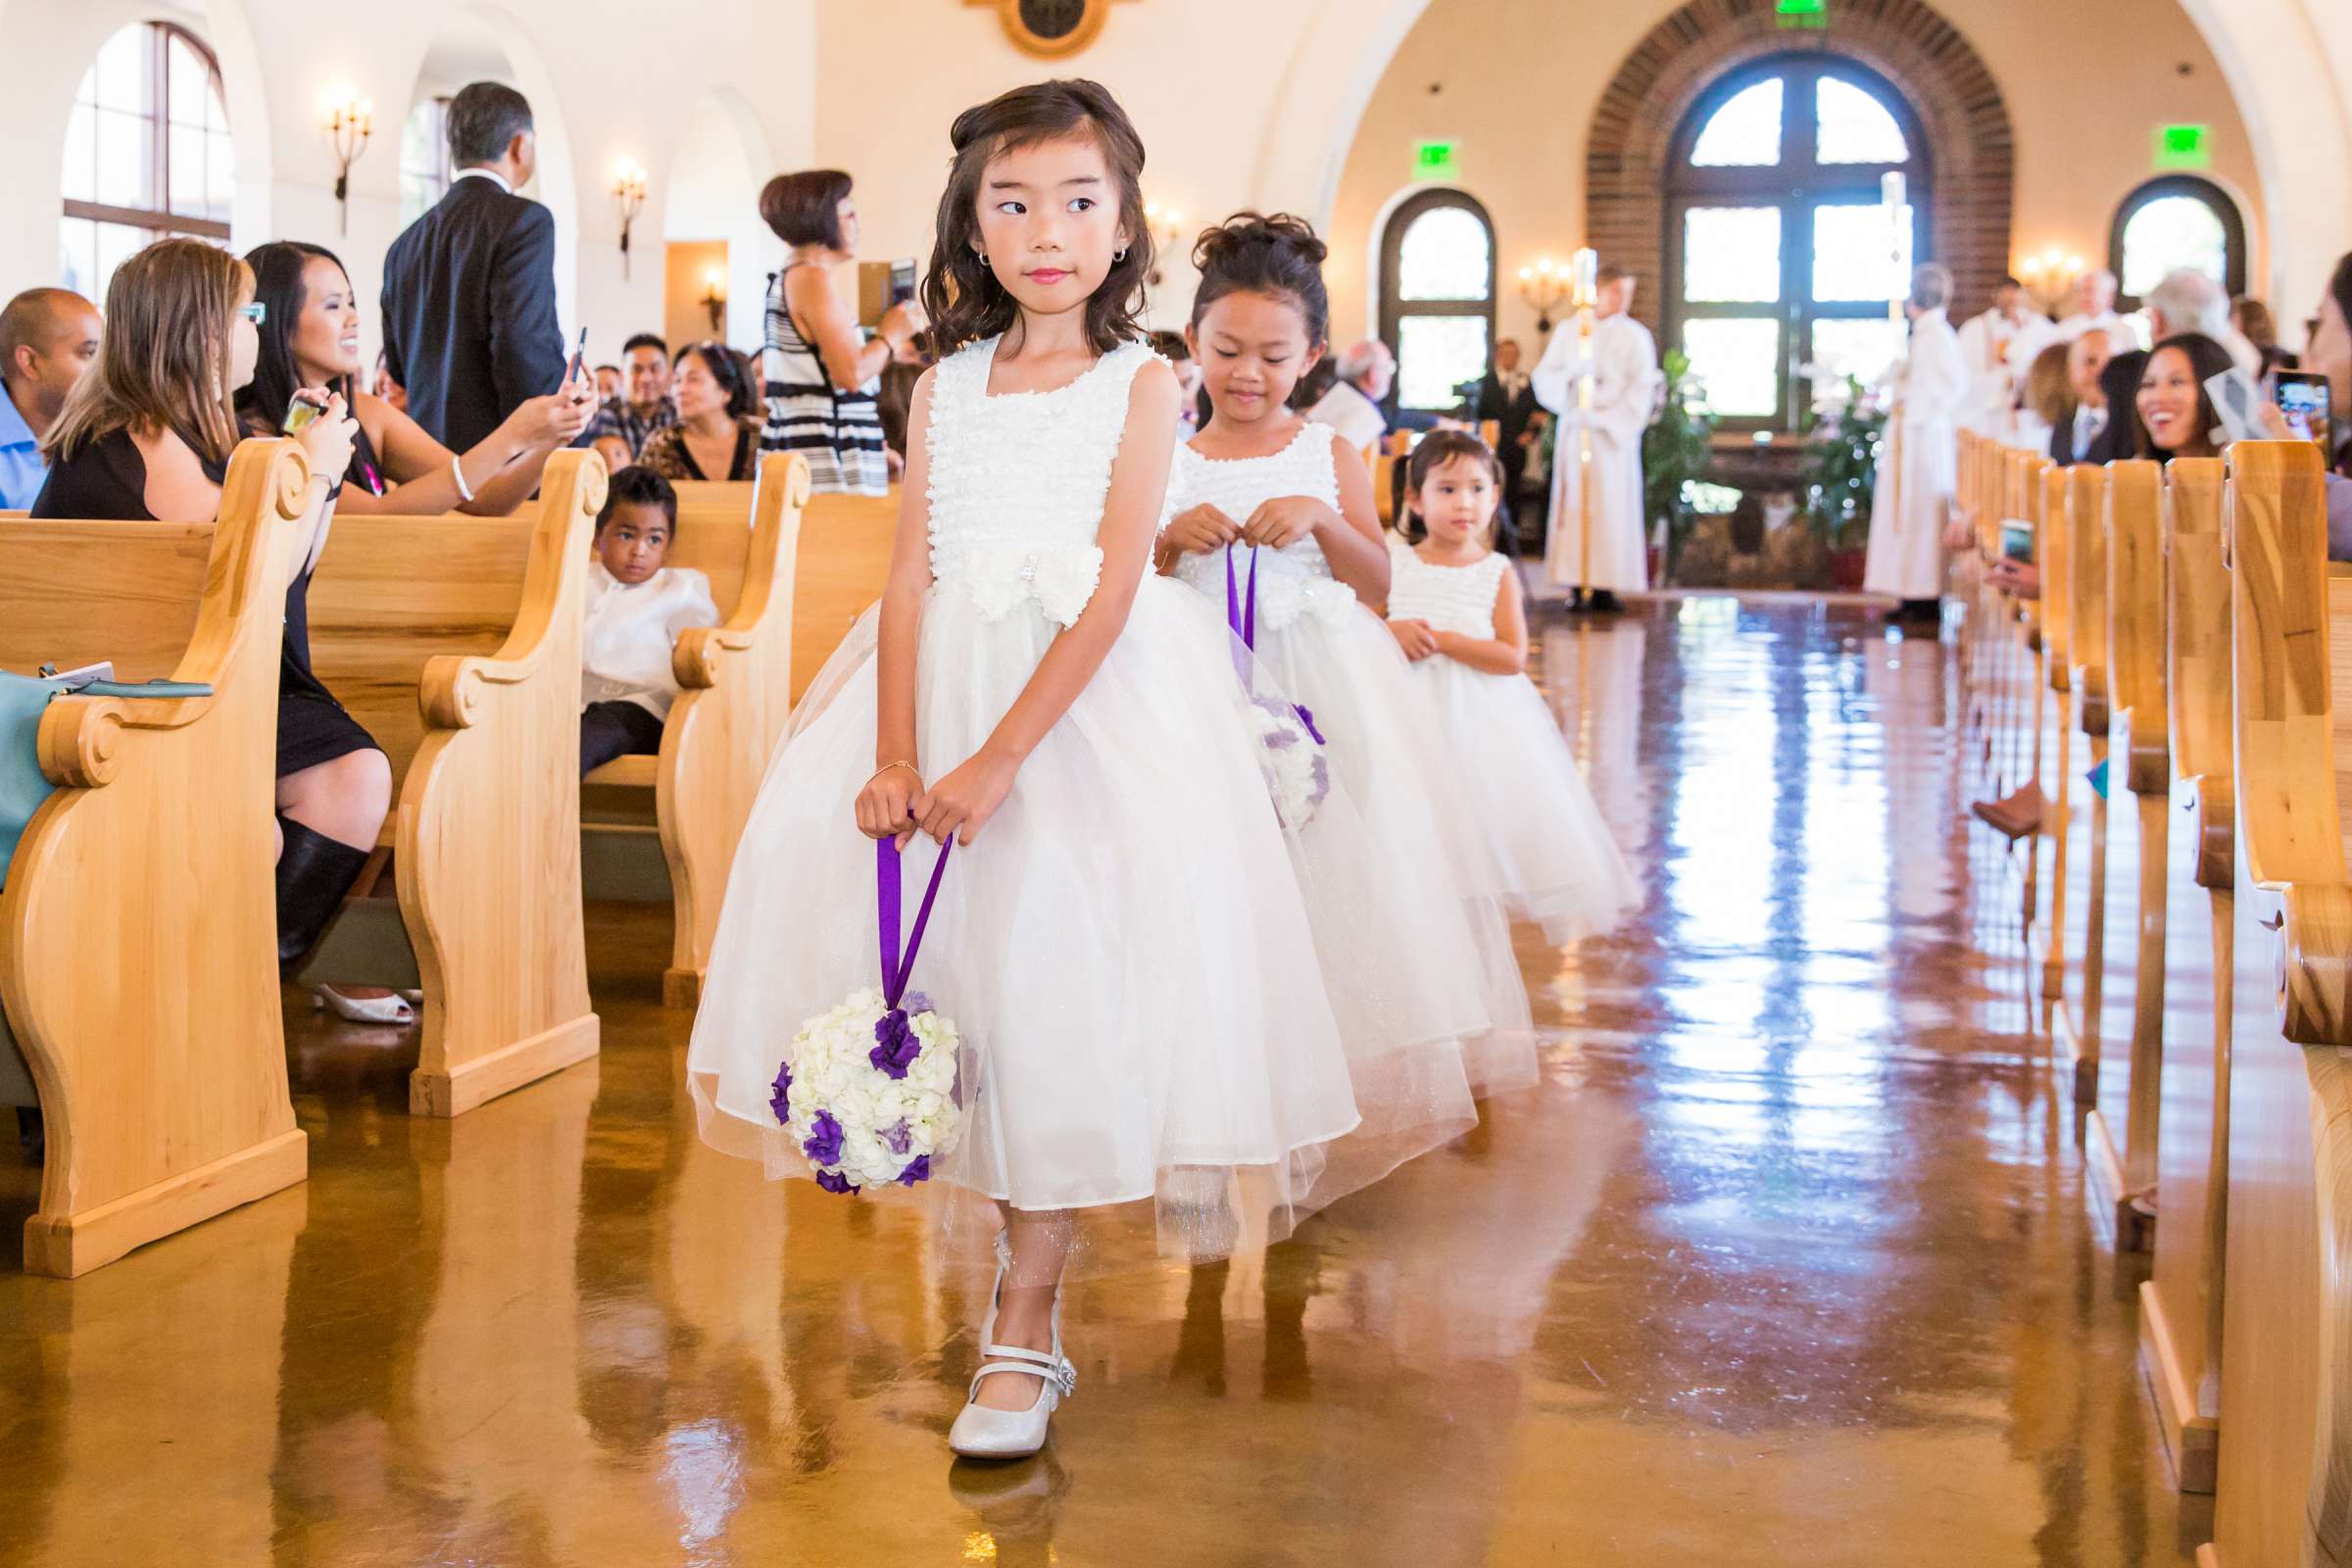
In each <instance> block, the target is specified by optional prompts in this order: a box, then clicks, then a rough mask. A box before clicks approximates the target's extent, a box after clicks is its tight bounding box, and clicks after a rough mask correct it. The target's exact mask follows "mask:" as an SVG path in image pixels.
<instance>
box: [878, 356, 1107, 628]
mask: <svg viewBox="0 0 2352 1568" xmlns="http://www.w3.org/2000/svg"><path fill="white" fill-rule="evenodd" d="M1000 341H1001V339H998V338H993V337H992V338H988V339H986V340H985V341H982V342H979V343H974V344H971V345H969V346H968V347H966V348H964V349H961V350H959V351H958V352H956V353H955V354H953V355H950V356H949V357H948V358H947V359H945V360H942V361H941V362H940V365H939V369H938V372H937V374H935V375H934V376H933V378H932V383H931V419H930V425H929V427H928V429H927V430H926V432H925V435H924V441H925V451H926V454H927V455H928V457H929V459H930V464H931V474H930V487H929V489H928V491H927V492H926V493H927V494H928V496H929V498H930V503H931V575H932V577H933V579H934V580H935V581H936V582H937V583H938V584H939V585H940V586H941V587H943V588H953V589H956V590H957V591H960V592H962V593H964V594H966V595H968V596H969V597H970V599H971V601H972V603H973V605H974V606H976V607H977V608H978V609H979V611H980V613H981V614H983V615H984V616H986V617H987V618H989V619H991V620H995V619H999V618H1001V617H1003V616H1005V615H1007V614H1009V613H1012V612H1013V611H1014V610H1016V609H1018V608H1019V607H1020V606H1022V605H1023V604H1028V603H1034V604H1035V605H1036V606H1037V608H1038V609H1039V611H1040V612H1042V613H1044V614H1045V615H1046V616H1047V618H1049V619H1051V620H1053V621H1055V622H1057V623H1058V624H1060V625H1063V626H1068V625H1071V624H1073V623H1074V622H1075V621H1076V620H1077V619H1078V616H1079V614H1080V613H1081V612H1083V611H1084V610H1085V609H1086V606H1087V602H1088V601H1089V600H1091V599H1093V598H1094V596H1095V585H1096V583H1097V582H1098V581H1099V580H1100V579H1101V577H1102V574H1103V550H1102V547H1101V546H1100V545H1099V544H1098V543H1097V542H1096V541H1097V538H1098V537H1099V536H1100V535H1101V533H1102V531H1103V502H1104V500H1105V499H1106V498H1107V497H1108V496H1109V494H1110V466H1111V461H1112V460H1113V459H1114V458H1116V457H1117V456H1118V453H1119V436H1120V434H1121V432H1123V431H1124V430H1125V429H1126V427H1127V394H1128V391H1129V389H1130V387H1131V386H1132V385H1133V383H1134V380H1135V372H1136V370H1137V369H1138V368H1140V367H1141V366H1143V364H1144V363H1145V362H1146V361H1148V360H1150V359H1151V358H1152V351H1151V349H1149V348H1147V347H1146V346H1144V345H1143V344H1141V343H1123V344H1121V345H1120V346H1119V347H1117V348H1115V349H1112V350H1111V351H1110V352H1109V353H1108V354H1105V355H1103V358H1101V359H1100V360H1097V361H1096V362H1095V364H1094V365H1093V367H1092V368H1089V369H1088V370H1087V371H1086V372H1085V373H1084V374H1082V375H1080V376H1079V377H1078V378H1077V379H1076V380H1074V381H1072V382H1070V383H1069V384H1067V385H1066V386H1059V387H1055V388H1054V389H1053V390H1052V391H1050V392H1004V393H999V394H998V395H997V396H995V397H991V396H989V392H988V371H989V367H990V365H991V364H992V363H993V362H994V361H995V359H996V354H997V344H998V343H999V342H1000Z"/></svg>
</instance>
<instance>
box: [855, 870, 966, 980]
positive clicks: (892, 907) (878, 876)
mask: <svg viewBox="0 0 2352 1568" xmlns="http://www.w3.org/2000/svg"><path fill="white" fill-rule="evenodd" d="M954 846H955V840H954V839H953V838H951V839H949V840H947V841H946V842H944V843H942V844H941V845H940V847H939V858H938V859H937V860H936V861H934V862H933V863H932V866H931V885H930V886H929V887H927V888H925V889H923V905H922V907H921V908H919V909H917V910H915V911H914V930H913V932H912V933H911V934H910V935H909V936H908V937H907V956H906V958H905V959H904V960H902V959H901V958H900V956H899V861H900V860H901V859H903V858H905V857H904V856H902V855H901V854H900V852H899V843H898V840H896V839H879V840H876V841H875V844H874V894H875V898H874V904H875V907H876V908H877V909H878V910H879V911H880V914H881V925H882V1004H883V1005H884V1006H887V1007H890V1008H891V1009H893V1010H894V1011H895V1010H897V1008H898V1005H899V999H900V998H901V997H903V996H905V995H906V994H907V976H908V975H910V974H912V973H913V972H914V956H915V954H916V953H917V952H919V951H920V950H921V948H922V945H923V927H924V926H926V925H928V924H930V923H931V906H932V904H933V903H935V902H936V901H937V900H938V898H939V879H940V878H941V877H942V876H945V875H946V874H947V869H948V851H949V850H950V849H952V848H953V847H954Z"/></svg>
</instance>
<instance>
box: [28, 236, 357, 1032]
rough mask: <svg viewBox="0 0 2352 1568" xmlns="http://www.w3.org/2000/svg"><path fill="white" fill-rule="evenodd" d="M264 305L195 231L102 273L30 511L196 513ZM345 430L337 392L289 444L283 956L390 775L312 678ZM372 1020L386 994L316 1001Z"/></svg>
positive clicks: (299, 948)
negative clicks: (292, 446)
mask: <svg viewBox="0 0 2352 1568" xmlns="http://www.w3.org/2000/svg"><path fill="white" fill-rule="evenodd" d="M267 314H268V310H267V307H265V306H263V305H260V304H258V303H256V302H255V300H254V282H253V270H252V269H250V268H248V267H247V266H246V265H245V264H244V263H243V262H241V261H239V260H238V259H237V258H236V257H234V256H232V255H230V254H229V253H228V252H226V251H222V250H219V249H216V248H215V247H214V246H211V245H208V244H206V243H205V242H204V241H202V240H196V239H164V240H158V241H157V242H156V243H154V244H153V245H150V246H148V247H147V248H146V249H145V250H142V251H140V252H138V253H137V254H136V255H134V256H132V257H131V258H130V259H129V260H127V261H125V262H124V263H123V265H122V266H121V267H120V268H119V269H117V270H116V271H115V275H114V279H113V281H112V282H111V283H109V284H108V286H107V291H106V334H105V337H104V338H103V339H102V340H101V343H100V347H99V351H98V362H97V363H96V364H95V365H93V366H91V367H90V369H89V372H88V373H87V374H85V375H84V376H83V377H82V378H81V381H80V383H79V384H78V385H77V386H75V387H74V389H73V396H71V397H70V398H68V399H67V401H66V407H65V411H64V413H62V414H61V415H60V416H59V417H58V420H57V423H56V425H55V426H54V427H53V428H52V429H51V430H50V432H49V437H48V440H47V442H46V443H45V453H46V456H47V457H48V459H49V479H48V482H47V483H46V484H45V485H44V486H43V487H42V489H41V493H40V496H39V498H38V499H36V500H35V501H34V502H33V505H32V515H34V516H36V517H128V518H141V517H143V518H153V519H155V520H158V521H163V522H210V521H212V520H213V519H215V518H216V517H218V516H219V515H220V512H221V483H222V481H223V480H224V479H225V478H226V477H227V473H228V457H229V453H230V451H231V450H232V449H233V448H234V447H235V446H236V444H237V440H238V437H239V434H240V430H239V426H238V423H237V413H236V404H235V399H236V394H237V390H238V388H240V387H242V386H243V385H245V384H246V383H247V382H248V381H250V380H252V379H253V371H254V365H255V362H256V361H257V360H258V358H259V357H260V352H261V322H262V320H263V319H264V318H265V317H266V316H267ZM353 429H354V425H353V422H352V419H351V416H350V414H349V413H348V411H347V410H346V409H345V407H344V403H343V399H342V398H341V397H339V396H337V397H332V398H329V399H327V400H326V401H325V403H324V404H323V406H322V407H321V408H320V411H319V415H318V417H316V418H314V419H312V420H311V421H310V423H309V424H308V425H306V426H305V427H304V429H303V430H302V432H301V433H300V434H299V435H297V436H296V437H295V439H296V440H297V441H299V442H301V444H302V448H303V453H304V455H305V456H306V457H307V458H308V459H309V460H310V466H311V482H310V493H309V506H308V508H307V509H306V510H305V512H304V514H303V517H302V520H301V522H300V523H299V524H298V526H297V530H296V540H295V551H294V556H293V560H294V563H295V570H294V573H293V579H292V581H290V582H289V583H288V584H287V586H286V629H285V648H284V654H283V657H282V659H281V662H280V664H279V670H278V695H277V822H278V831H279V850H278V859H277V956H278V961H279V962H280V964H281V965H286V966H291V965H292V964H294V963H296V962H297V961H299V960H300V959H301V958H302V956H304V955H305V954H307V953H308V952H309V951H310V949H311V946H312V944H313V943H314V942H316V941H317V940H318V938H319V933H320V932H321V931H323V930H325V928H326V922H327V920H328V919H329V918H330V917H332V915H333V914H334V912H335V909H336V907H337V906H339V905H340V904H341V902H342V899H343V894H344V893H345V891H346V890H348V889H349V888H350V886H351V884H352V883H353V881H355V880H356V879H357V878H358V876H359V874H360V869H361V867H362V866H364V865H365V864H366V863H367V859H368V853H369V852H370V851H371V850H372V849H373V848H374V847H375V838H376V833H377V831H378V830H379V829H380V828H381V827H382V825H383V819H384V811H385V809H386V808H387V807H388V806H389V805H390V803H391V794H392V769H391V765H390V764H389V763H388V762H387V761H386V760H384V754H383V753H382V752H381V751H379V750H377V749H376V745H375V742H374V741H373V740H372V739H371V738H369V736H368V732H367V731H366V730H364V729H362V728H361V727H360V726H359V724H358V723H356V722H355V721H354V720H353V719H352V717H351V715H350V714H349V713H347V712H345V711H343V707H342V705H341V704H339V703H337V702H336V701H335V700H334V698H333V697H332V696H330V695H328V693H327V690H326V688H325V687H324V686H322V685H320V684H319V679H318V677H317V676H316V675H314V674H312V673H311V658H310V652H311V651H310V617H309V608H308V605H309V599H308V594H309V588H310V581H311V571H312V569H313V567H314V566H315V565H316V564H317V563H318V559H319V549H320V547H321V546H322V545H323V544H324V543H325V538H326V527H327V523H328V520H329V519H330V518H331V516H332V515H333V509H332V505H331V502H332V499H333V495H334V492H335V489H336V486H337V482H338V481H339V479H340V477H341V475H342V473H343V471H344V469H345V468H346V467H348V466H349V465H350V463H351V453H352V441H353V434H352V432H353ZM328 1000H329V1001H331V1002H333V1003H334V1004H335V1005H337V1008H338V1010H340V1011H344V1012H345V1014H346V1016H352V1015H354V1012H353V1009H354V1008H357V1009H358V1012H359V1015H362V1016H366V1017H368V1018H370V1019H374V1020H376V1021H383V1020H385V1019H387V1018H390V1017H392V1016H394V1014H393V1013H392V1010H391V1008H389V1007H387V1006H385V1005H384V1004H385V1003H387V1002H388V1003H391V1004H394V1005H397V1004H398V999H397V998H390V997H380V998H373V999H369V998H365V997H360V996H357V995H356V994H355V996H354V997H349V998H332V997H330V998H329V999H328Z"/></svg>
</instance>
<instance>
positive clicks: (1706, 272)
mask: <svg viewBox="0 0 2352 1568" xmlns="http://www.w3.org/2000/svg"><path fill="white" fill-rule="evenodd" d="M1780 297H1781V210H1780V209H1779V208H1778V207H1693V208H1691V209H1690V210H1689V211H1688V212H1686V213H1684V214H1683V298H1684V299H1686V300H1689V301H1691V302H1692V303H1693V304H1709V305H1729V304H1770V303H1771V302H1772V301H1774V300H1777V299H1779V298H1780Z"/></svg>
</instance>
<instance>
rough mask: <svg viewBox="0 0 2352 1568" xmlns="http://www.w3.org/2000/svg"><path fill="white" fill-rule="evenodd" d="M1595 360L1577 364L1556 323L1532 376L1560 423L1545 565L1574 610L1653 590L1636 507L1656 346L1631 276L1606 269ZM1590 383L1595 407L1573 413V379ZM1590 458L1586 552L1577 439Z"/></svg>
mask: <svg viewBox="0 0 2352 1568" xmlns="http://www.w3.org/2000/svg"><path fill="white" fill-rule="evenodd" d="M1596 283H1597V287H1596V291H1595V303H1594V307H1593V318H1594V319H1593V357H1592V359H1591V360H1590V361H1586V360H1584V359H1582V358H1580V357H1579V354H1578V345H1577V341H1576V337H1577V332H1576V320H1575V319H1574V318H1573V317H1572V318H1570V319H1568V320H1566V321H1563V322H1562V323H1560V325H1559V327H1558V328H1557V329H1555V330H1554V331H1553V332H1552V334H1551V342H1550V343H1549V345H1547V346H1546V347H1545V348H1544V359H1543V363H1541V364H1539V365H1538V366H1537V367H1536V371H1535V374H1534V375H1533V376H1532V377H1531V378H1530V385H1531V386H1532V387H1533V388H1534V390H1535V394H1536V401H1537V402H1539V403H1541V404H1543V405H1544V407H1545V408H1547V409H1549V410H1550V411H1551V412H1552V414H1553V416H1554V417H1556V418H1557V419H1558V420H1559V426H1558V433H1557V435H1556V436H1555V438H1554V445H1553V448H1552V457H1551V529H1550V535H1549V539H1548V542H1547V543H1546V544H1545V546H1544V567H1545V571H1546V573H1547V574H1548V575H1549V576H1550V578H1551V580H1552V581H1553V582H1555V583H1558V584H1561V585H1562V586H1565V587H1568V588H1570V589H1572V590H1574V593H1573V596H1572V604H1573V605H1574V606H1575V607H1578V608H1584V607H1587V606H1588V605H1589V607H1590V608H1591V609H1593V610H1599V611H1615V610H1621V609H1623V608H1624V606H1623V605H1622V604H1621V603H1620V602H1619V600H1618V598H1617V596H1618V595H1619V594H1621V593H1641V592H1642V590H1643V589H1645V588H1647V587H1648V586H1649V529H1648V526H1647V519H1646V516H1645V512H1646V509H1645V508H1644V507H1643V505H1642V431H1643V430H1646V429H1647V428H1649V422H1650V420H1652V419H1653V418H1655V417H1657V407H1658V389H1659V386H1660V376H1659V373H1658V345H1657V342H1656V340H1655V339H1653V338H1652V337H1651V336H1650V335H1649V328H1647V327H1645V326H1643V325H1642V323H1641V322H1640V321H1637V320H1635V319H1634V316H1633V309H1634V274H1633V273H1632V272H1630V271H1628V270H1625V269H1624V268H1622V267H1604V268H1602V269H1601V270H1600V271H1599V272H1598V274H1597V277H1596ZM1586 375H1590V376H1592V377H1593V400H1592V401H1593V406H1592V408H1591V409H1590V410H1584V409H1580V408H1578V406H1577V401H1578V400H1577V385H1576V384H1577V381H1578V380H1579V379H1580V378H1582V377H1584V376H1586ZM1580 437H1582V438H1585V439H1589V440H1590V441H1591V443H1592V453H1593V485H1592V498H1593V517H1592V519H1591V522H1592V530H1593V546H1592V555H1591V557H1590V560H1589V561H1588V559H1587V556H1586V553H1585V529H1586V523H1587V519H1586V517H1585V515H1584V512H1585V508H1584V500H1585V487H1584V485H1583V483H1582V478H1581V468H1582V453H1583V450H1584V446H1583V441H1582V440H1580Z"/></svg>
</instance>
